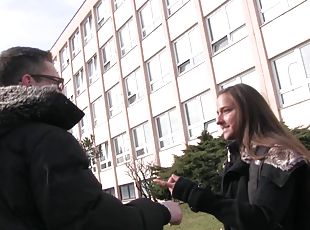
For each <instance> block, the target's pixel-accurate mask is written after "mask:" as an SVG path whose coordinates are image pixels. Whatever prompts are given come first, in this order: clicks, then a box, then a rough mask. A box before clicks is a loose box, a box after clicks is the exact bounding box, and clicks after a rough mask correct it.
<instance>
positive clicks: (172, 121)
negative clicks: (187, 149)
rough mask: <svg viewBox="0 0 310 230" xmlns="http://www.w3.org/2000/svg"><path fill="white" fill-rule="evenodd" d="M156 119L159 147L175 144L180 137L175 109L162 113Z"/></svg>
mask: <svg viewBox="0 0 310 230" xmlns="http://www.w3.org/2000/svg"><path fill="white" fill-rule="evenodd" d="M155 120H156V125H157V132H158V138H159V147H160V148H161V149H162V148H166V147H169V146H171V145H173V144H175V143H176V142H177V140H178V138H179V136H178V135H179V134H178V131H179V128H178V121H177V116H176V111H175V109H173V110H170V111H168V112H166V113H164V114H162V115H160V116H159V117H157V118H156V119H155Z"/></svg>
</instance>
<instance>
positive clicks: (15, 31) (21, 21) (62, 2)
mask: <svg viewBox="0 0 310 230" xmlns="http://www.w3.org/2000/svg"><path fill="white" fill-rule="evenodd" d="M83 2H84V0H0V52H1V51H3V50H6V49H8V48H10V47H13V46H31V47H36V48H40V49H43V50H48V49H50V48H51V47H52V46H53V44H54V43H55V42H56V40H57V38H58V37H59V36H60V34H61V32H62V31H63V30H64V28H65V27H66V25H67V24H68V23H69V22H70V20H71V18H72V17H73V16H74V14H75V13H76V12H77V10H78V9H79V8H80V6H81V5H82V3H83Z"/></svg>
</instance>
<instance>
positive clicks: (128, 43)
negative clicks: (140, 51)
mask: <svg viewBox="0 0 310 230" xmlns="http://www.w3.org/2000/svg"><path fill="white" fill-rule="evenodd" d="M134 31H135V30H134V25H133V22H132V20H130V21H128V22H127V23H126V24H125V25H124V26H123V27H122V28H121V29H120V31H119V40H120V46H121V47H120V48H121V56H124V55H125V54H127V53H128V52H129V51H130V50H131V49H132V48H133V47H134V46H135V45H136V41H135V35H134Z"/></svg>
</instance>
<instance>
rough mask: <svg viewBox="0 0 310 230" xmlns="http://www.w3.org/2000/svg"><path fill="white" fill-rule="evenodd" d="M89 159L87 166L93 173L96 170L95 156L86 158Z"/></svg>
mask: <svg viewBox="0 0 310 230" xmlns="http://www.w3.org/2000/svg"><path fill="white" fill-rule="evenodd" d="M88 159H89V162H90V164H89V168H91V170H92V171H93V172H94V173H95V172H97V163H96V159H95V158H88Z"/></svg>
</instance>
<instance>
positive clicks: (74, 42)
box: [70, 30, 81, 58]
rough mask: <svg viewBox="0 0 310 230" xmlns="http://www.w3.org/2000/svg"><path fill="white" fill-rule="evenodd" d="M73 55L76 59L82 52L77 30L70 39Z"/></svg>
mask: <svg viewBox="0 0 310 230" xmlns="http://www.w3.org/2000/svg"><path fill="white" fill-rule="evenodd" d="M70 45H71V55H72V58H74V57H75V56H76V55H77V54H78V53H79V52H80V50H81V43H80V33H79V31H78V30H77V31H76V32H75V33H74V34H73V36H72V37H71V38H70Z"/></svg>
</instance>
